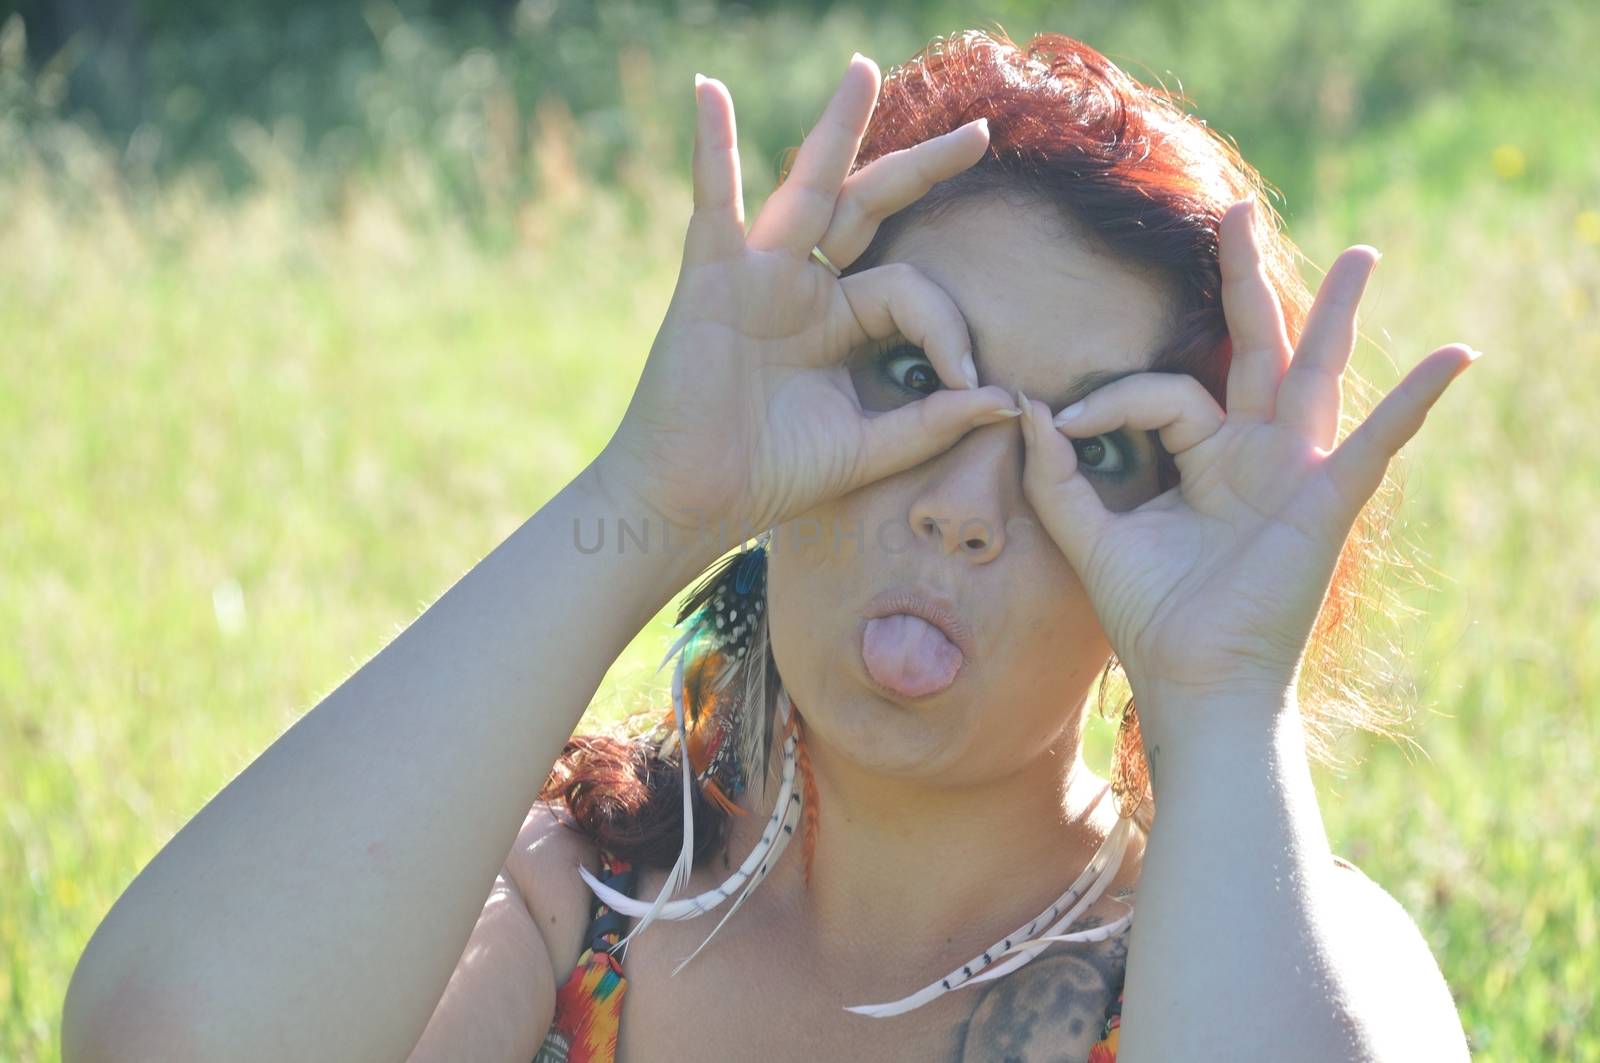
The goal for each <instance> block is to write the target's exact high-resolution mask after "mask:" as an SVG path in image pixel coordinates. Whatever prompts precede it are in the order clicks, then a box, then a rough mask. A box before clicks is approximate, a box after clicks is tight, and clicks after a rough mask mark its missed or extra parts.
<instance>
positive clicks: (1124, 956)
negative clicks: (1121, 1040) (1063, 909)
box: [950, 917, 1132, 1063]
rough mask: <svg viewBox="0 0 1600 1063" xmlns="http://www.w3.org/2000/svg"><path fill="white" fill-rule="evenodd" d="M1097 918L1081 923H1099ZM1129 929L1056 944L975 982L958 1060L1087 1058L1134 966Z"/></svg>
mask: <svg viewBox="0 0 1600 1063" xmlns="http://www.w3.org/2000/svg"><path fill="white" fill-rule="evenodd" d="M1104 922H1105V920H1103V919H1100V918H1098V917H1089V918H1087V919H1082V920H1079V921H1078V922H1077V923H1074V924H1073V927H1072V929H1074V930H1086V929H1088V928H1089V927H1093V926H1099V925H1101V924H1102V923H1104ZM1131 929H1132V928H1131V927H1130V928H1125V929H1124V930H1123V931H1122V932H1121V933H1119V934H1118V935H1117V936H1116V937H1113V938H1110V939H1108V940H1106V941H1096V942H1087V943H1085V942H1072V943H1068V944H1054V945H1051V946H1050V947H1049V948H1048V949H1047V950H1046V951H1045V952H1044V953H1042V954H1040V955H1039V956H1037V957H1035V958H1034V959H1033V960H1032V961H1031V962H1029V963H1028V964H1027V965H1025V966H1023V967H1021V968H1019V969H1018V970H1016V971H1013V972H1012V973H1010V974H1008V975H1006V976H1005V977H1004V978H999V979H996V980H995V981H994V982H991V983H985V984H984V985H981V986H975V987H973V992H974V994H975V995H976V996H977V999H976V1000H975V1002H974V1006H973V1009H972V1014H971V1015H970V1016H969V1017H968V1018H967V1020H966V1021H965V1022H964V1023H961V1024H960V1025H959V1026H957V1027H956V1030H955V1037H954V1041H955V1044H954V1047H953V1051H952V1054H951V1057H950V1058H951V1059H952V1060H955V1061H957V1063H1034V1061H1035V1060H1039V1061H1043V1060H1049V1061H1051V1063H1063V1061H1071V1060H1087V1059H1088V1057H1089V1049H1090V1048H1092V1047H1093V1046H1094V1044H1095V1042H1097V1041H1099V1040H1100V1037H1101V1035H1102V1034H1103V1033H1104V1032H1105V1031H1104V1026H1105V1021H1106V1012H1107V1010H1108V1009H1109V1008H1110V1007H1111V1003H1112V1001H1113V1000H1115V999H1116V994H1117V992H1118V991H1119V990H1120V989H1121V988H1122V981H1123V974H1124V972H1125V971H1126V970H1127V960H1128V933H1129V931H1130V930H1131Z"/></svg>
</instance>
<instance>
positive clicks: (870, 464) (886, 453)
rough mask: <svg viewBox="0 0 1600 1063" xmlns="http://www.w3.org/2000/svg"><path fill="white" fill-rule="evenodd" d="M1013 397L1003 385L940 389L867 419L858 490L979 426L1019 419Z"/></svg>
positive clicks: (940, 450) (851, 487) (933, 453)
mask: <svg viewBox="0 0 1600 1063" xmlns="http://www.w3.org/2000/svg"><path fill="white" fill-rule="evenodd" d="M1018 416H1019V414H1018V412H1017V410H1016V409H1015V407H1014V406H1013V403H1012V399H1011V396H1010V395H1008V394H1007V393H1006V390H1005V389H1004V388H1001V387H996V386H994V385H992V384H991V385H989V386H988V387H981V388H941V389H940V390H938V391H935V392H933V393H932V394H930V395H928V396H927V397H926V398H921V399H918V400H916V401H915V402H912V403H908V404H906V405H905V406H901V407H900V408H899V409H896V410H892V411H890V412H888V413H880V414H877V415H876V416H873V417H868V418H865V419H864V420H863V422H862V425H861V460H860V461H859V462H857V465H856V467H857V469H858V470H859V471H858V473H857V475H856V480H855V482H854V483H851V484H849V485H848V487H847V488H846V490H847V491H854V490H856V489H857V488H859V487H864V486H866V485H867V484H869V483H872V482H873V481H875V480H881V479H883V478H884V477H886V476H893V475H894V474H895V473H897V472H901V471H903V470H905V469H909V468H911V467H912V466H913V465H919V464H921V463H922V462H924V461H927V460H928V459H929V458H932V457H934V456H936V455H938V454H941V453H943V452H944V451H946V450H948V449H950V448H951V447H952V446H954V445H955V443H956V441H957V440H959V439H960V438H961V437H962V436H964V435H966V434H967V433H968V432H970V431H971V430H972V429H974V428H978V427H980V426H982V425H987V424H997V423H999V422H1000V421H1005V420H1015V419H1016V418H1017V417H1018Z"/></svg>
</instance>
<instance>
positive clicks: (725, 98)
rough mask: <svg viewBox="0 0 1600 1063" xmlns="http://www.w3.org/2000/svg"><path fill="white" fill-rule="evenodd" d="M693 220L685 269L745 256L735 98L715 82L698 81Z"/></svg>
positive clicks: (725, 88) (685, 258)
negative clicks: (734, 107) (741, 254)
mask: <svg viewBox="0 0 1600 1063" xmlns="http://www.w3.org/2000/svg"><path fill="white" fill-rule="evenodd" d="M694 100H695V125H694V163H693V169H694V214H693V215H691V216H690V218H689V235H688V236H687V237H686V238H685V240H684V263H685V264H686V265H703V264H705V263H707V262H715V261H717V260H719V259H724V258H730V257H732V256H733V255H736V254H738V253H739V252H740V251H742V250H744V192H743V186H742V185H741V184H740V181H739V147H738V145H739V138H738V135H737V132H736V128H735V124H734V119H733V96H732V95H731V94H730V93H729V92H728V87H727V86H726V85H724V84H723V83H722V82H720V81H718V80H717V79H716V78H707V77H703V76H702V75H700V74H696V75H695V90H694Z"/></svg>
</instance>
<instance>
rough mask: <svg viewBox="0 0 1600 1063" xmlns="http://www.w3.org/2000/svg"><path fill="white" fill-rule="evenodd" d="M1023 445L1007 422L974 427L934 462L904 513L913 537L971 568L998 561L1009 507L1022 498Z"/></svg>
mask: <svg viewBox="0 0 1600 1063" xmlns="http://www.w3.org/2000/svg"><path fill="white" fill-rule="evenodd" d="M1021 444H1022V438H1021V436H1020V435H1019V434H1018V428H1017V426H1016V425H1015V424H1013V423H1012V422H1010V421H1006V422H1002V423H1001V424H997V425H990V426H988V427H984V428H978V429H974V430H973V431H972V432H970V433H968V434H967V435H966V436H965V437H963V438H962V439H961V441H960V442H958V443H956V444H955V446H953V447H951V448H950V449H949V450H947V451H945V453H943V454H942V455H940V456H939V457H937V458H935V459H933V460H932V461H931V462H930V463H929V466H928V467H929V470H930V472H929V475H928V477H927V478H926V479H925V480H924V481H923V482H922V484H921V486H920V487H919V488H918V490H917V492H916V494H915V495H914V496H913V497H912V500H911V506H910V509H909V510H908V511H907V514H906V518H907V521H908V522H909V523H910V525H911V534H912V536H913V538H914V539H915V540H916V541H917V542H919V543H927V544H929V545H930V546H932V547H933V548H934V549H937V550H939V551H941V552H942V553H945V554H956V555H961V556H963V557H965V558H966V559H967V560H968V561H971V562H973V563H975V564H984V563H987V562H989V561H992V560H994V559H995V558H996V557H998V556H999V555H1000V551H1001V550H1003V549H1004V548H1005V537H1006V536H1005V525H1006V516H1007V510H1008V507H1010V506H1012V505H1015V504H1017V503H1018V500H1020V498H1021V495H1022V491H1021V461H1022V456H1021V454H1020V452H1019V449H1018V448H1020V447H1021Z"/></svg>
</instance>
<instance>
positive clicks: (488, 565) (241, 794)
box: [62, 456, 711, 1061]
mask: <svg viewBox="0 0 1600 1063" xmlns="http://www.w3.org/2000/svg"><path fill="white" fill-rule="evenodd" d="M606 475H608V473H607V470H606V467H605V466H604V465H603V456H602V459H601V460H597V461H596V463H594V464H592V465H590V466H589V467H588V468H587V469H585V470H584V471H583V472H582V473H581V474H579V476H578V477H577V478H576V479H574V480H573V481H572V483H570V484H569V485H568V486H567V487H566V488H564V489H563V490H562V491H561V492H560V493H559V494H558V495H556V497H555V498H553V499H552V500H551V501H550V502H549V503H548V504H546V505H545V506H544V507H543V508H542V509H540V510H539V512H538V513H537V514H535V515H534V516H533V517H532V518H531V519H530V520H528V521H527V522H526V523H524V524H523V525H522V526H521V527H519V528H518V529H517V530H516V531H515V532H513V533H512V534H511V536H510V537H508V538H507V539H506V541H505V542H503V543H501V544H500V545H499V546H498V547H497V548H496V549H495V550H494V551H492V552H491V553H490V554H489V555H488V556H487V557H485V558H484V559H483V560H482V561H480V562H479V563H478V564H477V565H476V566H474V567H473V568H472V570H471V571H469V572H468V573H467V574H466V575H465V576H463V577H462V578H461V579H460V580H459V581H458V582H457V583H456V584H455V585H454V586H453V587H451V588H450V589H449V590H448V591H447V592H446V593H445V594H444V595H443V596H442V597H441V598H439V600H438V601H436V602H435V603H434V604H433V605H432V606H430V607H429V608H428V609H427V611H426V612H424V613H423V614H422V615H421V616H419V617H418V618H417V619H416V620H415V621H414V622H413V623H412V624H411V625H410V626H409V627H408V628H406V630H405V631H403V632H402V633H401V634H400V635H399V636H397V637H396V638H395V639H394V640H393V641H392V642H391V643H390V644H389V645H387V646H386V647H384V649H383V650H381V651H380V652H379V653H378V654H377V655H376V656H374V657H373V658H372V659H371V660H370V661H368V662H367V663H366V664H365V665H363V666H362V667H361V668H360V669H359V670H358V671H356V672H355V674H353V675H352V676H350V678H349V679H347V680H345V682H344V683H343V684H342V685H340V686H339V687H338V689H336V690H334V691H333V692H332V693H331V694H329V695H328V696H327V697H326V698H324V699H323V700H322V702H321V703H319V704H318V705H317V706H316V707H315V708H314V709H313V710H311V711H310V712H308V713H307V714H306V715H305V716H303V717H302V718H301V719H300V720H298V721H297V722H296V723H295V724H294V725H293V726H291V727H290V728H289V729H288V730H287V731H285V732H284V733H283V734H282V735H281V736H280V737H279V738H278V739H277V740H276V741H275V742H274V743H273V744H272V745H271V746H270V747H268V748H267V750H266V751H265V752H263V753H262V754H261V756H259V757H258V758H257V759H256V760H255V761H254V762H253V763H252V764H250V765H249V767H247V768H246V769H245V770H244V771H243V772H241V773H240V774H239V775H238V776H237V777H236V778H235V779H233V781H232V782H230V783H229V784H228V785H227V786H226V787H225V788H224V789H223V790H222V791H221V792H220V793H219V794H218V795H217V796H216V797H214V798H213V799H212V800H211V801H210V803H209V804H207V805H206V806H205V807H204V808H203V809H201V810H200V812H199V813H198V814H197V815H196V816H195V817H194V818H193V819H192V820H191V821H190V822H189V823H187V824H185V825H184V827H183V828H182V829H181V830H179V832H178V833H177V834H176V835H175V836H174V837H173V838H172V840H171V841H170V842H168V843H167V845H166V846H165V847H164V848H163V849H162V850H161V851H160V852H159V853H158V854H157V855H156V857H155V859H154V860H152V861H151V863H150V864H149V865H148V866H147V867H146V868H145V869H144V870H143V871H142V872H141V873H140V874H139V875H138V877H137V878H135V879H134V881H133V883H132V884H131V885H130V886H129V887H128V889H127V890H126V891H125V892H124V893H123V895H122V896H121V897H120V898H118V900H117V902H116V903H115V904H114V905H113V906H112V908H111V911H110V912H109V913H108V914H107V916H106V918H105V919H104V921H103V922H102V923H101V925H100V926H99V928H98V929H97V930H96V932H95V934H94V936H93V938H91V940H90V942H89V945H88V947H87V948H86V950H85V952H84V955H83V957H82V958H81V959H80V960H79V963H78V968H77V970H76V972H75V973H74V975H73V980H72V985H71V987H70V988H69V991H68V998H67V1001H66V1005H65V1011H64V1016H63V1033H62V1049H63V1057H64V1058H65V1059H67V1060H69V1061H71V1060H82V1059H96V1058H102V1052H101V1051H97V1047H98V1048H100V1049H103V1050H107V1051H109V1050H111V1049H114V1051H110V1054H111V1055H115V1056H116V1058H145V1057H146V1056H150V1057H154V1056H160V1057H162V1058H167V1059H173V1058H203V1059H221V1058H228V1059H234V1060H249V1059H272V1060H283V1059H311V1058H317V1059H343V1060H396V1059H404V1058H405V1057H406V1054H407V1053H408V1052H409V1051H410V1050H411V1048H412V1046H413V1045H414V1044H415V1043H416V1042H417V1039H418V1037H419V1036H420V1034H421V1033H422V1031H423V1029H424V1026H425V1025H426V1023H427V1021H428V1018H429V1016H430V1015H431V1014H432V1012H433V1011H434V1006H435V1004H436V1003H437V1002H438V1001H439V999H440V996H441V994H442V992H443V990H444V988H445V986H446V983H447V981H448V980H449V978H450V975H451V972H452V970H453V969H454V968H455V966H456V962H457V960H458V958H460V956H461V954H462V948H463V945H464V944H465V943H466V942H467V940H468V936H469V934H470V933H471V932H472V930H473V928H474V925H475V923H476V921H477V919H478V917H479V915H480V913H481V911H482V909H483V905H484V899H485V897H486V896H487V895H488V893H489V891H490V888H491V886H492V884H493V883H494V882H495V876H496V872H497V871H498V870H499V869H500V868H501V866H502V864H503V862H504V861H505V860H506V857H507V853H508V852H509V851H510V849H511V847H512V843H513V841H514V840H515V839H516V837H517V832H518V828H519V826H520V825H521V824H522V822H523V820H524V817H526V816H527V814H528V810H529V807H530V806H531V805H532V804H533V802H534V800H535V798H536V795H537V792H538V789H539V787H540V785H541V784H542V783H543V781H544V779H545V777H546V776H547V774H548V773H549V770H550V767H551V766H552V764H554V762H555V759H556V757H557V756H558V755H559V753H560V751H561V748H562V746H563V744H564V743H565V741H566V739H567V738H568V737H569V736H570V735H571V733H572V730H573V728H574V726H575V725H576V723H577V721H578V719H579V717H580V716H581V715H582V713H583V710H584V708H585V707H586V706H587V704H588V702H589V700H590V699H591V697H592V696H593V694H594V692H595V690H596V688H597V687H598V686H599V683H600V681H601V679H602V678H603V677H604V675H605V673H606V670H607V669H608V668H609V667H610V665H611V664H612V663H613V662H614V661H615V659H616V657H617V655H618V654H619V653H620V652H621V650H622V649H623V648H624V647H626V645H627V644H628V642H629V641H630V640H631V639H632V637H633V636H634V635H635V634H637V633H638V631H639V630H640V629H641V628H642V627H643V626H644V624H645V623H646V622H648V620H649V619H650V618H651V617H652V616H654V615H655V613H656V612H657V611H658V610H659V609H660V608H661V607H662V606H663V605H664V604H666V602H667V601H668V600H669V599H670V598H671V596H672V595H673V594H674V593H676V591H678V590H679V589H680V588H681V587H682V586H683V585H684V584H685V583H687V582H688V580H689V579H690V578H692V575H693V573H694V572H695V571H697V570H698V569H699V568H701V567H703V565H704V564H705V563H706V562H708V561H709V560H710V559H711V558H710V557H704V556H702V557H697V556H695V555H694V554H693V553H691V552H690V551H688V550H687V549H684V548H683V546H682V544H681V541H680V542H679V544H678V546H679V552H677V553H669V552H667V551H665V550H664V549H663V548H662V547H661V546H660V543H659V538H658V539H657V540H656V544H657V545H656V547H655V548H654V549H650V550H644V549H641V548H639V547H638V546H637V544H636V543H633V542H630V543H629V545H628V549H626V550H625V551H623V552H621V553H620V554H619V553H618V550H617V545H616V542H617V540H616V537H615V524H614V521H615V520H616V519H617V517H619V516H625V517H629V518H633V519H634V522H635V527H636V528H637V527H638V524H639V520H638V518H640V517H641V516H642V511H641V509H640V507H638V506H635V505H633V504H632V502H631V501H630V497H619V496H618V495H617V494H615V493H613V492H610V491H608V489H607V484H608V483H609V482H610V481H607V480H605V479H604V477H605V476H606ZM602 518H603V519H604V520H605V522H606V526H607V533H608V536H609V537H608V540H607V548H606V549H605V550H603V551H599V552H594V553H584V552H583V551H582V550H580V549H579V548H578V547H577V546H576V545H575V540H574V522H579V524H580V526H581V529H582V531H583V535H584V538H583V542H584V543H585V544H586V545H589V546H592V544H593V543H594V541H595V540H594V536H595V535H596V521H597V520H600V519H602ZM654 530H655V534H657V535H658V536H659V533H660V526H659V524H655V525H654Z"/></svg>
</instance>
